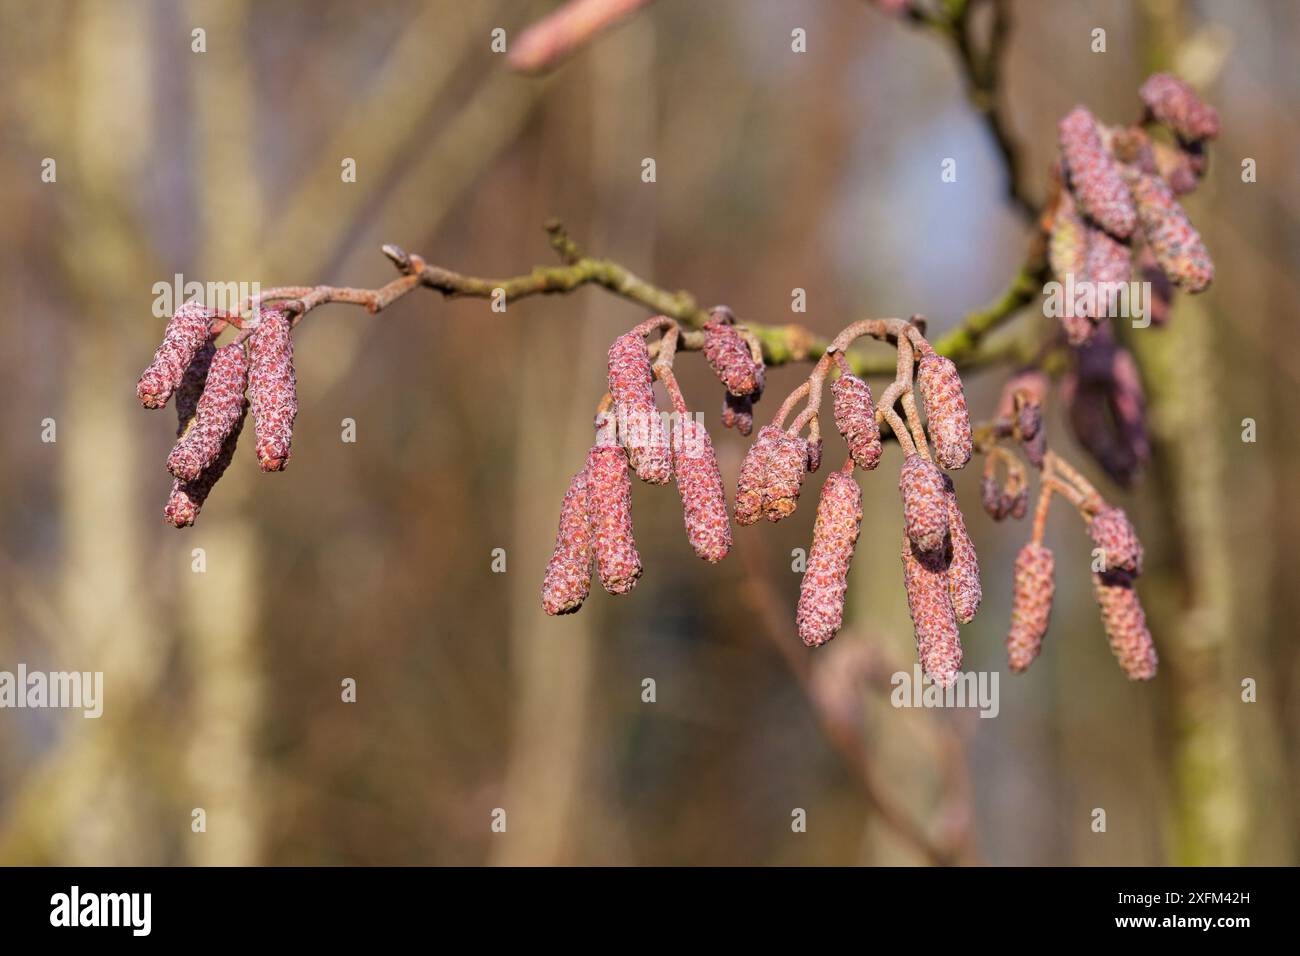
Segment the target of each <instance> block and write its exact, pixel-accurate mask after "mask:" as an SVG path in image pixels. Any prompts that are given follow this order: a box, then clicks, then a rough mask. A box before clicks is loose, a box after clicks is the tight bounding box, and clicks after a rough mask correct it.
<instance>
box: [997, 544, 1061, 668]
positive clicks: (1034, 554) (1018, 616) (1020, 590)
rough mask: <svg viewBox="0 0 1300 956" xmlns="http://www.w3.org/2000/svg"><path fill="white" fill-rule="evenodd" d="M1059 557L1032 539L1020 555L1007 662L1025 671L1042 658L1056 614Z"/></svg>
mask: <svg viewBox="0 0 1300 956" xmlns="http://www.w3.org/2000/svg"><path fill="white" fill-rule="evenodd" d="M1055 567H1056V560H1055V558H1054V557H1053V556H1052V552H1051V551H1050V550H1048V549H1047V548H1046V547H1044V546H1043V545H1041V544H1035V543H1034V542H1032V541H1030V542H1028V543H1027V544H1026V545H1025V546H1024V547H1023V548H1021V549H1020V553H1019V554H1017V555H1016V564H1015V570H1014V571H1013V572H1012V579H1011V629H1010V630H1009V631H1008V632H1007V662H1008V663H1009V664H1010V666H1011V669H1012V670H1013V671H1015V672H1016V673H1018V674H1019V673H1023V672H1024V671H1025V670H1027V669H1028V668H1029V665H1030V664H1032V663H1033V662H1034V658H1036V657H1038V652H1039V650H1040V649H1041V648H1042V646H1043V636H1044V635H1045V634H1046V633H1047V625H1048V622H1049V621H1050V620H1051V617H1052V596H1053V594H1054V593H1055V591H1056V581H1055V578H1054V577H1053V572H1054V571H1055Z"/></svg>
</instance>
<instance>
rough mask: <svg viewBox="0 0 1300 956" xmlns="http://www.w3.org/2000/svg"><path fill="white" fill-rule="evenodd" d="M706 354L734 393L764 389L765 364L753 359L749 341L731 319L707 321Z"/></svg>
mask: <svg viewBox="0 0 1300 956" xmlns="http://www.w3.org/2000/svg"><path fill="white" fill-rule="evenodd" d="M704 357H705V358H706V359H708V362H709V367H710V368H712V369H713V374H714V375H716V376H718V379H719V380H720V381H721V382H722V384H723V385H725V386H727V391H728V392H729V393H731V394H732V395H735V396H737V397H740V396H744V395H752V394H754V392H757V391H761V390H762V387H763V377H764V376H763V366H762V365H761V364H758V363H756V362H755V361H754V356H753V354H752V353H751V352H750V350H749V343H748V342H746V341H745V339H744V337H743V336H741V334H740V332H739V331H738V330H737V329H736V327H735V326H734V325H732V324H731V323H730V322H727V321H725V320H724V319H721V318H716V317H715V318H711V319H709V321H707V322H705V323H704Z"/></svg>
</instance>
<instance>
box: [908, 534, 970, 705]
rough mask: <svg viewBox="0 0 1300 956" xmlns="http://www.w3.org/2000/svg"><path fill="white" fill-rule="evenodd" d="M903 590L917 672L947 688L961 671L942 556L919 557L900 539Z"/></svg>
mask: <svg viewBox="0 0 1300 956" xmlns="http://www.w3.org/2000/svg"><path fill="white" fill-rule="evenodd" d="M902 556H903V586H904V588H905V589H906V591H907V609H908V612H909V613H910V614H911V616H912V627H913V628H914V630H915V632H916V650H917V655H918V656H919V657H920V659H921V669H922V670H923V671H925V673H926V676H928V677H929V678H930V680H932V681H934V682H935V683H936V684H938V685H939V686H941V687H949V686H951V685H952V683H953V682H954V681H955V680H956V679H957V674H958V673H959V672H960V670H961V657H962V654H961V634H960V632H959V631H958V629H957V616H956V613H955V612H954V611H953V609H952V599H951V597H950V596H949V592H948V574H947V570H946V568H945V567H944V561H943V555H942V554H920V553H918V552H917V550H916V548H914V547H913V546H912V543H911V542H910V541H909V540H907V538H904V539H903V555H902Z"/></svg>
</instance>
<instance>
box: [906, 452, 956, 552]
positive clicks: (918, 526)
mask: <svg viewBox="0 0 1300 956" xmlns="http://www.w3.org/2000/svg"><path fill="white" fill-rule="evenodd" d="M943 479H944V476H943V472H941V471H940V470H939V469H938V468H936V467H935V466H934V465H933V464H931V463H930V462H928V461H926V460H925V459H924V458H922V457H921V456H920V455H916V454H912V455H908V456H907V460H906V461H905V462H903V470H902V472H901V473H900V475H899V478H898V488H899V491H901V492H902V494H903V526H904V528H905V529H906V531H907V537H908V539H909V540H910V541H911V542H912V544H913V545H915V546H916V549H917V550H918V551H920V552H922V553H924V554H936V553H939V554H941V553H942V551H943V547H944V541H945V539H946V538H947V536H948V499H947V496H946V495H945V493H944V480H943Z"/></svg>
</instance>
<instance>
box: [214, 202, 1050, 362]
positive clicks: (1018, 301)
mask: <svg viewBox="0 0 1300 956" xmlns="http://www.w3.org/2000/svg"><path fill="white" fill-rule="evenodd" d="M546 231H547V232H548V233H549V234H550V237H551V239H550V241H551V246H552V247H553V248H554V249H555V250H556V252H557V254H558V255H559V256H560V258H561V260H563V264H562V265H558V266H535V267H534V268H533V269H532V270H531V271H530V272H528V273H526V274H524V275H518V276H510V277H507V278H500V279H492V278H481V277H478V276H469V275H464V274H462V273H459V272H455V271H453V270H451V269H447V268H444V267H442V266H436V265H430V264H428V263H426V262H425V261H424V259H423V258H422V257H420V256H418V255H415V254H413V253H407V252H405V251H403V250H402V249H400V248H399V247H397V246H395V245H385V246H384V247H383V251H384V254H385V255H386V256H388V258H389V259H391V260H392V262H393V264H394V265H395V266H397V268H398V269H399V270H400V271H401V273H402V275H401V276H400V277H399V278H397V279H394V280H393V281H392V282H389V283H388V284H386V285H384V286H381V287H380V288H378V289H355V288H349V287H339V286H281V287H276V288H273V289H267V290H265V291H263V292H262V293H260V294H259V295H257V296H254V297H251V298H249V299H247V300H245V301H244V302H242V303H240V305H239V308H238V309H236V310H235V311H234V312H232V313H229V314H223V315H220V316H219V317H218V318H217V321H216V324H215V325H214V331H216V332H219V331H220V330H221V329H222V328H224V327H225V325H233V326H235V327H237V328H240V329H243V330H244V331H245V333H248V332H251V330H252V329H254V328H256V321H257V320H256V318H255V316H256V314H257V310H258V308H259V307H262V306H271V305H273V306H275V308H277V309H283V310H285V311H288V312H291V313H293V316H294V318H293V321H294V323H295V324H297V323H298V322H299V321H301V320H302V318H303V317H304V316H305V315H306V314H307V313H308V312H311V311H312V310H313V309H316V308H319V307H320V306H322V305H326V304H328V303H331V302H337V303H342V304H346V305H360V306H364V307H365V309H366V311H367V312H370V313H376V312H380V311H382V310H383V309H384V308H386V307H387V306H389V305H391V304H392V303H393V302H395V301H397V300H398V299H400V298H402V297H403V296H405V295H406V294H407V293H409V292H411V291H412V290H414V289H416V288H420V287H424V288H429V289H434V290H436V291H438V292H441V293H442V294H443V296H444V297H446V298H462V297H464V298H477V299H491V298H493V297H494V296H500V297H502V298H503V300H504V301H505V302H507V303H509V302H515V301H518V300H520V299H524V298H527V297H529V296H533V295H557V294H558V295H564V294H568V293H571V292H574V291H576V290H578V289H580V288H582V287H583V286H587V285H594V286H599V287H600V288H603V289H605V290H606V291H608V292H611V293H613V294H615V295H617V296H620V297H622V298H624V299H628V300H629V301H632V302H636V303H637V304H639V305H642V306H644V307H645V308H647V309H649V310H650V311H651V312H654V313H658V314H661V315H666V316H668V317H669V318H672V319H675V320H676V321H677V322H679V323H680V324H681V325H682V326H683V328H684V330H686V331H687V334H685V335H683V336H682V339H681V343H680V346H679V348H681V349H682V350H683V351H696V350H698V349H700V348H701V347H702V341H703V340H702V337H700V336H692V335H690V334H689V330H698V329H700V328H701V327H702V326H703V325H704V323H705V322H706V321H708V318H709V313H708V311H707V310H706V309H704V308H701V307H700V305H699V304H698V300H697V299H696V298H695V296H694V295H692V294H691V293H690V292H686V291H684V290H678V291H676V292H670V291H668V290H667V289H664V288H661V287H659V286H657V285H655V284H654V283H652V282H649V281H647V280H646V279H643V278H641V277H640V276H638V275H636V274H635V273H634V272H632V271H631V270H630V269H627V268H626V267H624V266H622V265H620V264H619V263H617V262H614V261H612V260H610V259H597V258H593V257H591V256H588V255H586V254H585V253H584V252H583V251H582V250H581V249H580V248H579V246H578V245H577V243H575V242H574V241H573V240H572V239H571V238H570V237H569V235H568V234H567V233H566V232H565V230H564V226H563V225H562V224H561V223H560V222H559V221H558V220H554V219H552V220H550V221H548V222H547V223H546ZM1045 269H1046V263H1045V255H1044V253H1043V249H1042V242H1041V240H1040V239H1038V240H1036V241H1035V242H1034V244H1033V245H1032V247H1031V249H1030V253H1029V256H1028V258H1027V259H1026V261H1025V264H1024V265H1023V266H1022V267H1021V270H1020V272H1019V273H1018V274H1017V275H1016V276H1015V278H1014V279H1013V280H1012V282H1011V285H1010V286H1009V287H1008V288H1007V290H1006V291H1005V292H1004V293H1003V294H1002V295H1001V296H1000V297H999V298H998V299H997V300H996V301H995V302H993V303H991V304H989V305H988V306H985V307H984V308H981V309H977V310H975V311H973V312H971V313H969V314H968V315H967V316H966V319H965V321H963V322H962V324H961V325H959V326H958V327H957V328H955V329H953V330H952V331H951V332H949V333H948V334H947V335H945V336H943V337H942V338H941V339H939V340H938V341H937V342H935V343H934V348H935V350H936V351H938V352H940V353H941V354H943V355H947V356H948V357H949V358H951V359H953V361H954V362H956V363H957V364H958V365H959V366H961V367H962V368H967V369H969V368H976V367H980V366H983V365H988V364H994V363H997V362H1000V361H1008V360H1012V359H1015V358H1017V357H1018V352H1017V351H1016V350H1015V349H1007V348H1001V349H993V348H986V347H985V343H984V339H985V336H987V335H988V333H990V332H992V331H993V330H994V329H996V328H998V327H999V326H1001V325H1003V324H1004V323H1006V322H1007V321H1008V320H1010V319H1011V318H1013V317H1014V316H1015V315H1016V313H1018V312H1019V311H1020V309H1021V308H1022V307H1023V306H1025V305H1027V304H1028V303H1029V302H1031V301H1033V299H1034V297H1035V296H1036V295H1037V293H1038V291H1039V288H1040V287H1041V282H1042V277H1043V275H1044V274H1045V273H1044V270H1045ZM498 290H499V291H498ZM250 320H251V321H250ZM746 329H747V330H748V332H750V333H752V335H753V336H754V338H755V339H756V340H757V342H758V343H759V345H760V346H761V347H762V351H763V360H764V362H765V363H766V364H767V365H769V366H771V365H786V364H789V363H791V362H803V361H816V360H818V359H820V358H821V357H822V356H823V355H825V354H826V349H827V347H828V346H829V345H830V344H831V343H830V340H829V339H826V338H825V337H823V336H820V335H817V334H815V333H814V332H812V331H811V330H810V329H808V328H806V327H805V326H802V325H798V324H794V323H791V324H789V325H760V324H749V323H746ZM846 358H847V359H848V361H849V363H850V365H851V366H852V368H853V371H854V373H855V374H857V375H893V374H894V373H895V367H894V366H895V363H894V360H893V359H892V358H890V357H888V356H869V355H864V354H862V353H860V352H855V353H848V354H846Z"/></svg>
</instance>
